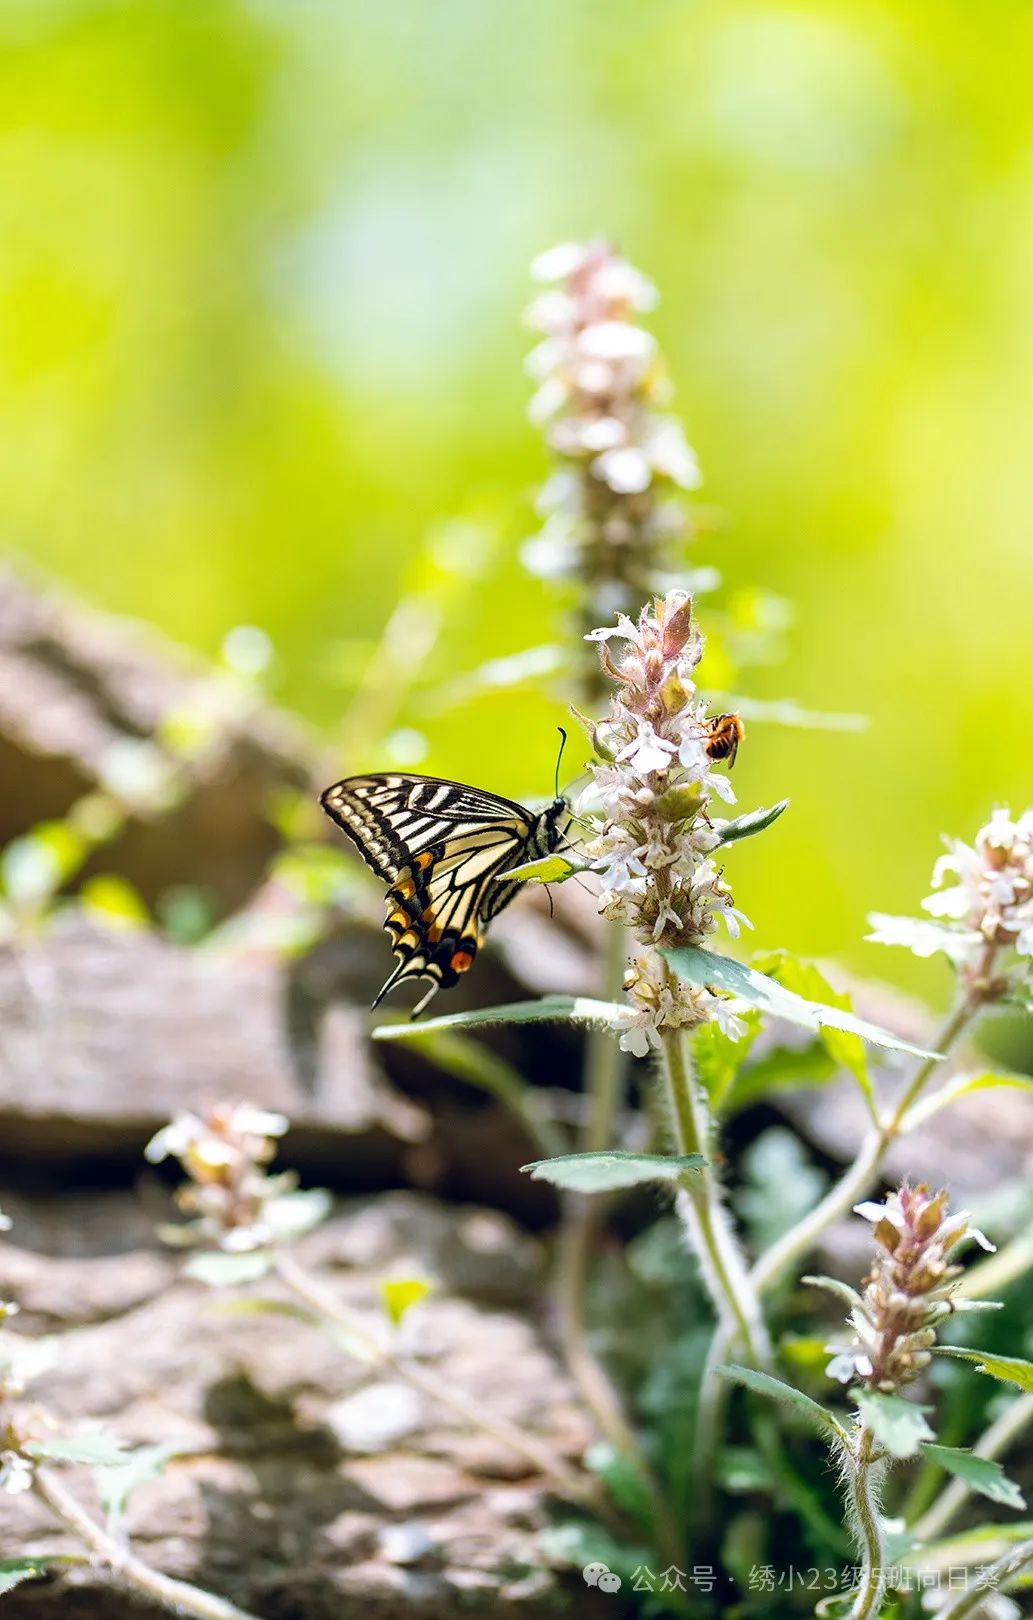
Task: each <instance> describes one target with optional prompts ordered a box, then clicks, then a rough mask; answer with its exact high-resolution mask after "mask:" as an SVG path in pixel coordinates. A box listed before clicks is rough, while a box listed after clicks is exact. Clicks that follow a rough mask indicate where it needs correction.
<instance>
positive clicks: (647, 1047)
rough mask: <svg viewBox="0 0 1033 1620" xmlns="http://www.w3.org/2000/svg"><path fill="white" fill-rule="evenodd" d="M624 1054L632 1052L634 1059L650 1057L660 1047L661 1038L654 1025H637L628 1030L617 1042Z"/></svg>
mask: <svg viewBox="0 0 1033 1620" xmlns="http://www.w3.org/2000/svg"><path fill="white" fill-rule="evenodd" d="M617 1045H618V1046H619V1047H620V1049H621V1051H622V1052H630V1053H631V1054H632V1056H633V1057H640V1058H644V1057H648V1056H649V1054H650V1052H652V1051H655V1050H657V1049H658V1048H659V1045H660V1036H659V1035H658V1033H657V1031H656V1029H655V1027H654V1026H653V1025H652V1024H648V1025H646V1024H635V1025H633V1026H632V1028H631V1029H626V1030H625V1031H624V1034H623V1035H622V1036H621V1038H620V1040H619V1041H618V1042H617Z"/></svg>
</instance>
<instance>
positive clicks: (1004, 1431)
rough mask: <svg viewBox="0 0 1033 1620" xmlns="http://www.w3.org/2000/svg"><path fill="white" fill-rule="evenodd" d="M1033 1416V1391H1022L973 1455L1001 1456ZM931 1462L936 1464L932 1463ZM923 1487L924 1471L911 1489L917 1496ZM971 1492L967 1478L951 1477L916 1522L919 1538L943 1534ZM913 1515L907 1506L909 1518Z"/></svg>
mask: <svg viewBox="0 0 1033 1620" xmlns="http://www.w3.org/2000/svg"><path fill="white" fill-rule="evenodd" d="M1031 1420H1033V1395H1020V1396H1019V1397H1018V1399H1017V1400H1014V1401H1011V1402H1010V1404H1009V1405H1008V1406H1007V1407H1005V1409H1004V1411H1003V1412H1002V1413H1001V1415H1000V1417H999V1418H997V1419H996V1421H995V1422H993V1423H991V1425H990V1427H989V1428H988V1429H987V1430H986V1431H985V1432H984V1433H983V1434H981V1435H980V1437H979V1439H978V1440H977V1441H976V1443H975V1445H974V1446H973V1447H972V1454H973V1456H975V1457H999V1456H1000V1455H1001V1453H1002V1452H1004V1451H1007V1449H1008V1447H1009V1446H1010V1445H1011V1443H1012V1441H1013V1440H1015V1439H1017V1437H1018V1436H1019V1435H1020V1434H1021V1433H1022V1431H1023V1429H1024V1428H1025V1427H1026V1425H1027V1424H1028V1423H1029V1422H1030V1421H1031ZM928 1466H929V1467H930V1468H931V1467H932V1465H931V1464H929V1465H928ZM923 1472H924V1471H923ZM921 1488H922V1475H919V1478H918V1480H917V1482H916V1484H915V1487H914V1490H913V1491H912V1493H911V1495H912V1498H914V1497H916V1496H917V1494H918V1492H919V1491H920V1490H921ZM971 1494H972V1487H971V1485H967V1484H966V1483H965V1481H964V1480H963V1479H953V1480H951V1482H950V1484H949V1485H948V1486H947V1488H946V1489H945V1490H944V1491H943V1492H942V1493H941V1495H940V1496H939V1497H937V1499H936V1501H935V1502H934V1503H933V1505H932V1507H931V1508H930V1509H929V1510H928V1512H927V1513H925V1514H923V1516H922V1517H921V1518H920V1519H919V1520H918V1522H917V1524H915V1525H914V1534H915V1536H916V1538H917V1539H918V1540H919V1541H921V1542H930V1541H935V1540H936V1538H937V1537H938V1536H942V1535H943V1533H944V1531H945V1530H946V1529H947V1526H948V1525H949V1524H950V1522H951V1520H952V1519H953V1518H954V1516H955V1514H956V1513H958V1512H959V1511H960V1510H961V1508H963V1507H964V1505H965V1503H966V1502H967V1501H968V1498H969V1496H970V1495H971ZM909 1516H910V1515H909V1514H908V1512H907V1509H906V1508H905V1518H907V1517H909Z"/></svg>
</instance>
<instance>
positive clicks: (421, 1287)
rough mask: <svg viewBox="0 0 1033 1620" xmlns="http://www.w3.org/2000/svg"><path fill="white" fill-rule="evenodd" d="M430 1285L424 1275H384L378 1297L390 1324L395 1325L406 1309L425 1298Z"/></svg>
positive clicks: (429, 1290)
mask: <svg viewBox="0 0 1033 1620" xmlns="http://www.w3.org/2000/svg"><path fill="white" fill-rule="evenodd" d="M431 1287H432V1284H431V1283H429V1282H428V1281H427V1280H426V1278H425V1277H385V1278H384V1280H383V1281H382V1283H381V1284H380V1298H381V1302H382V1303H383V1306H384V1310H385V1311H386V1312H387V1315H388V1318H389V1320H390V1322H391V1325H392V1326H393V1327H397V1326H398V1324H399V1323H400V1322H401V1321H402V1320H403V1318H404V1316H405V1313H406V1312H407V1311H409V1310H411V1309H412V1307H413V1306H414V1305H418V1304H419V1303H420V1300H421V1299H426V1297H427V1295H428V1294H429V1293H430V1292H431Z"/></svg>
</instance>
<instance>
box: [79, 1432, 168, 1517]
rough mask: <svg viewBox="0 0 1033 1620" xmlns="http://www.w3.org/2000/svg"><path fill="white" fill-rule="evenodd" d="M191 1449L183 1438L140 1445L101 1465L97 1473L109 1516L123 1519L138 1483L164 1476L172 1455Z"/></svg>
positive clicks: (101, 1495) (102, 1501) (103, 1504)
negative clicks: (176, 1440) (115, 1459)
mask: <svg viewBox="0 0 1033 1620" xmlns="http://www.w3.org/2000/svg"><path fill="white" fill-rule="evenodd" d="M187 1449H189V1448H188V1447H187V1446H186V1444H185V1443H183V1442H181V1443H179V1444H176V1443H174V1442H173V1443H171V1444H170V1443H165V1444H163V1445H154V1446H137V1447H136V1449H135V1451H132V1452H130V1453H129V1455H128V1456H123V1457H120V1458H119V1459H118V1460H117V1461H116V1462H114V1463H112V1464H109V1465H107V1466H104V1467H97V1468H96V1469H95V1472H94V1476H93V1477H94V1481H95V1483H96V1486H97V1494H98V1496H99V1497H100V1501H101V1506H102V1507H103V1508H104V1511H105V1513H106V1514H107V1515H108V1518H109V1520H110V1521H112V1522H113V1523H114V1522H116V1521H117V1520H119V1519H120V1518H121V1516H122V1514H123V1513H124V1512H125V1507H126V1503H127V1502H128V1501H129V1498H130V1496H131V1495H132V1493H133V1491H135V1490H136V1487H137V1486H138V1485H143V1484H145V1483H146V1482H147V1481H148V1480H151V1479H160V1477H161V1475H162V1474H163V1473H164V1472H165V1465H166V1463H167V1462H168V1461H169V1458H170V1457H175V1456H176V1454H177V1452H181V1451H184V1450H187Z"/></svg>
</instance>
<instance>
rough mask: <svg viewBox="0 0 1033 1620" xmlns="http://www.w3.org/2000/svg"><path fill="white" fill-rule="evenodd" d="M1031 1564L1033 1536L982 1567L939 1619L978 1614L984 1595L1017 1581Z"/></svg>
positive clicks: (957, 1618) (961, 1618)
mask: <svg viewBox="0 0 1033 1620" xmlns="http://www.w3.org/2000/svg"><path fill="white" fill-rule="evenodd" d="M1030 1563H1033V1537H1030V1539H1029V1540H1028V1541H1020V1542H1019V1544H1018V1546H1016V1547H1013V1548H1012V1549H1011V1551H1010V1552H1006V1553H1002V1555H1001V1557H1000V1558H998V1559H997V1560H996V1562H995V1563H993V1564H988V1565H987V1566H986V1568H985V1569H982V1570H980V1572H979V1574H978V1575H977V1576H976V1579H975V1580H974V1581H973V1582H972V1585H971V1586H970V1587H969V1588H968V1590H967V1591H966V1592H963V1593H962V1594H961V1596H960V1597H959V1598H958V1600H957V1602H956V1603H948V1605H947V1607H946V1608H945V1609H941V1610H940V1612H939V1617H938V1620H964V1617H965V1616H966V1615H968V1614H975V1612H976V1610H977V1609H978V1608H979V1607H980V1605H981V1604H982V1601H983V1599H984V1598H985V1597H987V1596H988V1595H989V1594H992V1593H994V1592H1000V1591H1003V1589H1004V1587H1005V1586H1006V1585H1007V1583H1008V1582H1009V1581H1011V1580H1014V1578H1015V1576H1016V1575H1021V1573H1022V1571H1023V1570H1024V1569H1025V1568H1026V1565H1027V1564H1030Z"/></svg>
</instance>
